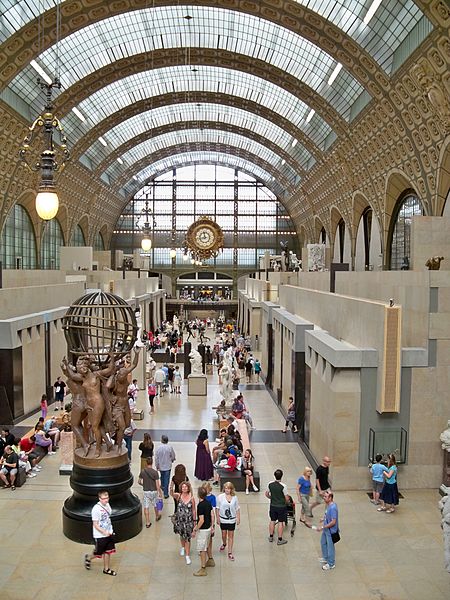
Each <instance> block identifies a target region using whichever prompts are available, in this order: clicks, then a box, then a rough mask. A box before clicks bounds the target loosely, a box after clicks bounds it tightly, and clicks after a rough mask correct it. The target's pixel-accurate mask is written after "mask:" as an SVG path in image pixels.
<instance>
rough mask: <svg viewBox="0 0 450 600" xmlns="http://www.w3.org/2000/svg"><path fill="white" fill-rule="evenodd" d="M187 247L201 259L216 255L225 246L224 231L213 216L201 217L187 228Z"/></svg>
mask: <svg viewBox="0 0 450 600" xmlns="http://www.w3.org/2000/svg"><path fill="white" fill-rule="evenodd" d="M186 247H187V250H190V251H191V252H192V253H193V254H194V255H195V256H198V258H200V259H207V258H211V256H216V255H217V253H218V251H219V250H220V249H221V248H222V247H223V231H222V229H221V228H220V226H219V225H218V224H217V223H216V222H215V221H213V220H212V219H211V217H206V216H204V217H200V218H199V219H198V220H197V221H195V223H192V225H191V226H190V227H189V229H188V230H187V233H186Z"/></svg>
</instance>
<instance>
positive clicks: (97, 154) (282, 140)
mask: <svg viewBox="0 0 450 600" xmlns="http://www.w3.org/2000/svg"><path fill="white" fill-rule="evenodd" d="M196 121H206V122H215V123H226V124H229V125H236V126H237V127H242V128H243V129H248V130H250V131H253V132H254V133H256V134H258V135H261V136H262V137H265V138H267V139H269V140H271V141H272V142H273V143H274V144H276V145H278V146H279V147H280V148H281V149H282V150H284V151H285V152H287V153H288V154H289V155H290V156H292V158H293V159H294V160H295V161H296V162H298V163H299V164H300V165H301V166H302V167H303V168H304V169H306V168H307V167H308V163H309V161H310V160H311V158H312V157H311V154H310V153H309V152H308V150H306V148H305V147H304V146H302V144H300V143H299V144H297V145H296V146H295V147H294V148H292V142H293V140H294V138H293V136H292V135H290V134H289V133H287V132H286V131H285V130H284V129H282V128H281V127H279V126H278V125H276V124H275V123H272V122H271V121H269V120H267V119H265V118H263V117H260V116H258V115H255V114H254V113H251V112H249V111H246V110H243V109H241V108H235V107H233V106H224V105H221V104H209V103H201V104H196V103H192V102H191V103H183V104H177V105H173V104H172V105H168V106H161V107H158V108H155V109H153V110H151V111H146V112H144V113H140V114H138V115H135V116H134V117H131V118H130V119H127V120H125V121H123V122H122V123H120V124H119V125H116V126H115V127H113V128H112V129H110V130H109V131H108V132H107V133H105V134H103V136H102V137H103V138H104V139H105V140H106V141H107V142H108V145H107V146H103V145H102V144H100V143H97V144H95V145H94V146H92V147H91V148H90V149H89V150H88V152H86V155H87V156H88V157H89V159H90V160H91V161H92V165H93V166H94V168H96V167H97V166H98V165H99V164H100V162H101V161H102V160H104V159H105V158H107V156H108V155H109V154H110V153H111V152H112V151H113V149H116V148H118V147H119V146H121V145H122V144H125V143H126V142H128V141H129V140H132V139H133V138H135V137H137V136H139V135H140V134H142V133H145V132H146V131H148V132H150V131H151V130H152V129H155V128H157V127H162V126H164V125H168V124H170V123H195V122H196ZM121 158H122V159H124V158H125V157H124V156H122V157H121Z"/></svg>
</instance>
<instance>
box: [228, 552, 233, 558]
mask: <svg viewBox="0 0 450 600" xmlns="http://www.w3.org/2000/svg"><path fill="white" fill-rule="evenodd" d="M228 558H229V559H230V560H234V556H233V555H232V554H231V552H228Z"/></svg>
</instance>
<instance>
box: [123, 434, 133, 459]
mask: <svg viewBox="0 0 450 600" xmlns="http://www.w3.org/2000/svg"><path fill="white" fill-rule="evenodd" d="M123 439H124V440H125V446H126V447H127V452H128V458H129V459H130V460H131V448H132V444H133V438H132V437H131V436H129V435H124V436H123Z"/></svg>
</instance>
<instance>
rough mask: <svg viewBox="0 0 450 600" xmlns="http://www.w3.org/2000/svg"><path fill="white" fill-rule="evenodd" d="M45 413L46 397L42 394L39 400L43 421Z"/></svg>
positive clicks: (46, 406) (46, 408)
mask: <svg viewBox="0 0 450 600" xmlns="http://www.w3.org/2000/svg"><path fill="white" fill-rule="evenodd" d="M47 411H48V404H47V396H46V395H45V394H42V398H41V417H42V418H43V419H45V417H46V416H47Z"/></svg>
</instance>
